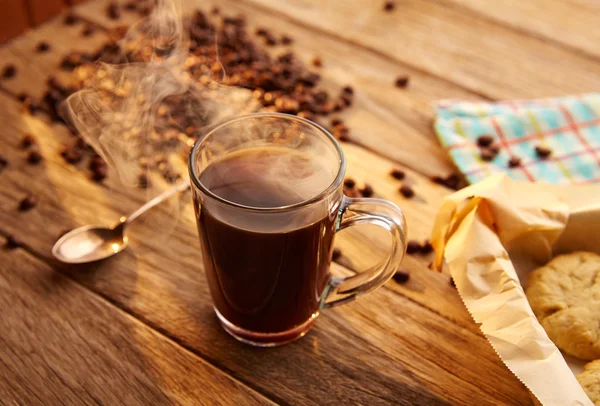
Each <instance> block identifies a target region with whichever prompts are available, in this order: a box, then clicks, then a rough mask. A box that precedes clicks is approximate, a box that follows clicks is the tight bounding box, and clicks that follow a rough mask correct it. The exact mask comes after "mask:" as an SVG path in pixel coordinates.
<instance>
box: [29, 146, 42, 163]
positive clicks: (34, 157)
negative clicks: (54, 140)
mask: <svg viewBox="0 0 600 406" xmlns="http://www.w3.org/2000/svg"><path fill="white" fill-rule="evenodd" d="M42 159H43V157H42V154H40V152H39V151H38V150H36V149H34V150H31V151H29V154H28V155H27V162H29V163H30V164H33V165H36V164H38V163H40V162H41V161H42Z"/></svg>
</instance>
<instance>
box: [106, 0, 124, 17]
mask: <svg viewBox="0 0 600 406" xmlns="http://www.w3.org/2000/svg"><path fill="white" fill-rule="evenodd" d="M106 15H107V16H108V18H110V19H111V20H118V19H119V18H121V11H120V10H119V5H118V4H117V3H114V2H113V3H110V4H109V5H108V6H107V7H106Z"/></svg>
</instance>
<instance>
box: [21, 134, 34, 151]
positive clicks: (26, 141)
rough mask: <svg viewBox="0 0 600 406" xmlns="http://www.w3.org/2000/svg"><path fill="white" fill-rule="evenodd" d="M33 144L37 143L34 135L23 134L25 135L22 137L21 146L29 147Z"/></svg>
mask: <svg viewBox="0 0 600 406" xmlns="http://www.w3.org/2000/svg"><path fill="white" fill-rule="evenodd" d="M33 144H35V138H34V137H33V135H31V134H23V136H22V137H21V147H22V148H29V147H30V146H32V145H33Z"/></svg>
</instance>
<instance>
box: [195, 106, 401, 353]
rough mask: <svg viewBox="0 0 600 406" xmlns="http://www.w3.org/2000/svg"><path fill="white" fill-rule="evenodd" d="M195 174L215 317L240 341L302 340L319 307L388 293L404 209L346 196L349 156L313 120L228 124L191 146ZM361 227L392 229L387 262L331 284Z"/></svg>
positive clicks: (244, 119)
mask: <svg viewBox="0 0 600 406" xmlns="http://www.w3.org/2000/svg"><path fill="white" fill-rule="evenodd" d="M189 170H190V180H191V183H192V193H193V199H194V208H195V211H196V220H197V223H198V232H199V235H200V245H201V248H202V252H203V261H204V269H205V272H206V277H207V281H208V284H209V287H210V291H211V295H212V298H213V303H214V309H215V312H216V314H217V316H218V318H219V320H220V322H221V324H222V326H223V328H224V329H225V330H226V331H227V332H228V333H229V334H231V335H232V336H233V337H235V338H236V339H238V340H240V341H242V342H245V343H248V344H252V345H256V346H274V345H279V344H283V343H286V342H290V341H292V340H295V339H297V338H299V337H302V336H303V335H304V334H306V332H307V331H308V330H309V329H310V327H311V326H312V324H313V322H314V321H315V319H316V317H317V316H318V315H319V312H320V311H321V310H322V309H325V308H328V307H332V306H336V305H339V304H343V303H347V302H349V301H352V300H354V299H355V298H357V297H358V296H359V295H362V294H364V293H367V292H370V291H372V290H373V289H376V288H377V287H379V286H381V285H383V284H384V283H385V282H386V281H387V280H388V279H389V278H390V277H391V276H392V275H393V274H394V272H395V270H396V269H397V267H398V266H399V264H400V261H401V260H402V257H403V256H404V252H405V248H406V241H405V239H406V223H405V219H404V215H403V214H402V211H401V210H400V209H399V208H398V207H397V206H396V205H394V204H393V203H391V202H388V201H386V200H381V199H371V198H349V197H347V196H344V194H343V180H344V173H345V170H346V162H345V159H344V154H343V152H342V149H341V147H340V145H339V144H338V143H337V141H336V140H335V138H334V137H333V136H332V135H331V134H329V133H328V132H327V131H326V130H325V129H324V128H322V127H320V126H319V125H317V124H315V123H313V122H311V121H308V120H305V119H303V118H299V117H296V116H291V115H287V114H280V113H256V114H250V115H246V116H240V117H237V118H234V119H232V120H229V121H227V122H225V123H223V124H221V125H219V126H217V127H215V128H213V129H212V130H211V131H210V132H208V133H207V134H206V135H205V136H204V137H202V138H201V139H200V140H199V141H198V142H197V143H196V145H194V147H193V149H192V151H191V152H190V161H189ZM358 224H375V225H377V226H380V227H383V228H384V229H386V230H387V231H389V233H390V234H391V236H392V239H391V241H392V242H391V247H390V252H389V255H388V256H387V257H386V258H385V259H384V260H383V261H382V262H381V263H380V264H378V265H377V266H375V267H373V268H371V269H369V270H367V271H364V272H361V273H359V274H357V275H354V276H350V277H345V278H342V277H337V276H333V275H332V274H331V273H330V272H329V266H330V264H331V256H332V252H333V242H334V236H335V233H337V232H338V231H340V230H343V229H345V228H347V227H350V226H353V225H358Z"/></svg>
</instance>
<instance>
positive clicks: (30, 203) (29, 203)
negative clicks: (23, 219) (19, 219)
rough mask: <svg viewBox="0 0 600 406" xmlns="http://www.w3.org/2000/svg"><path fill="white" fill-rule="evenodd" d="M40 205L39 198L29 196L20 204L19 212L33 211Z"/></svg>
mask: <svg viewBox="0 0 600 406" xmlns="http://www.w3.org/2000/svg"><path fill="white" fill-rule="evenodd" d="M37 203H38V200H37V197H35V196H34V195H29V196H27V197H25V198H24V199H23V200H21V201H20V202H19V210H20V211H27V210H31V209H33V208H34V207H35V206H36V205H37Z"/></svg>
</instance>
